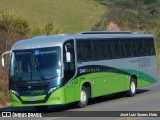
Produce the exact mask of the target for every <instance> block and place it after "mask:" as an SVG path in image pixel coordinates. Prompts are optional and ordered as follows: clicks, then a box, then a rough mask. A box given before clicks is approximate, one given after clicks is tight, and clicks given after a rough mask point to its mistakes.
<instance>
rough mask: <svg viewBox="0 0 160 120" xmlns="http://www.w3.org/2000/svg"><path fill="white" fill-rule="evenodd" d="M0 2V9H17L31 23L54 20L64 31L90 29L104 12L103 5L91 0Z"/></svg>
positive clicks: (0, 0)
mask: <svg viewBox="0 0 160 120" xmlns="http://www.w3.org/2000/svg"><path fill="white" fill-rule="evenodd" d="M0 4H1V7H0V11H6V10H13V11H17V12H18V13H20V14H21V15H23V16H25V17H26V18H27V19H28V21H29V24H31V25H34V24H36V23H38V22H43V23H50V22H53V21H55V22H56V23H57V24H58V25H59V26H60V27H62V28H63V32H65V33H76V32H80V31H87V30H91V28H92V27H93V26H94V25H95V24H96V22H97V21H99V19H100V16H102V15H103V14H104V13H105V7H104V6H103V5H100V4H99V3H98V2H95V1H93V0H9V1H6V0H0Z"/></svg>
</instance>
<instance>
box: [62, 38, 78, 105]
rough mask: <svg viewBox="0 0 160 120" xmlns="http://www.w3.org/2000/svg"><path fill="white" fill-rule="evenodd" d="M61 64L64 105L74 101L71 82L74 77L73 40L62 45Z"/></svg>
mask: <svg viewBox="0 0 160 120" xmlns="http://www.w3.org/2000/svg"><path fill="white" fill-rule="evenodd" d="M63 64H64V81H65V82H64V83H65V86H64V89H65V100H66V103H70V102H73V101H74V98H75V89H74V88H75V87H74V86H75V83H74V82H75V81H74V80H72V79H73V76H74V75H75V70H76V69H75V51H74V40H68V41H66V42H65V43H64V45H63Z"/></svg>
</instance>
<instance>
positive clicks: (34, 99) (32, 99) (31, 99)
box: [28, 97, 37, 101]
mask: <svg viewBox="0 0 160 120" xmlns="http://www.w3.org/2000/svg"><path fill="white" fill-rule="evenodd" d="M28 101H37V100H36V98H34V97H32V98H29V99H28Z"/></svg>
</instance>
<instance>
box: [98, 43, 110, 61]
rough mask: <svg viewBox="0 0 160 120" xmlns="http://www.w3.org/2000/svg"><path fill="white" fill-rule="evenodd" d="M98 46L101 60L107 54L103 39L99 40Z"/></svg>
mask: <svg viewBox="0 0 160 120" xmlns="http://www.w3.org/2000/svg"><path fill="white" fill-rule="evenodd" d="M98 47H99V52H100V58H101V60H103V59H106V58H107V56H108V53H107V46H106V44H105V40H100V41H99V44H98Z"/></svg>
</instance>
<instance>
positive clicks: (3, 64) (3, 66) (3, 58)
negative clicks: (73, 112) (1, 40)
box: [2, 57, 4, 67]
mask: <svg viewBox="0 0 160 120" xmlns="http://www.w3.org/2000/svg"><path fill="white" fill-rule="evenodd" d="M2 67H4V58H3V57H2Z"/></svg>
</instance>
